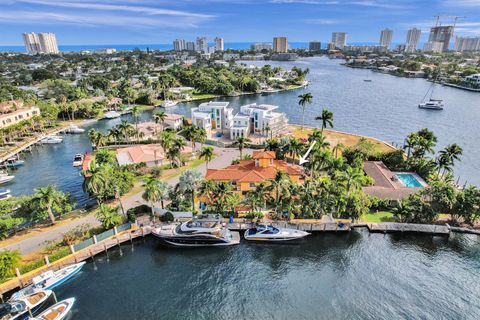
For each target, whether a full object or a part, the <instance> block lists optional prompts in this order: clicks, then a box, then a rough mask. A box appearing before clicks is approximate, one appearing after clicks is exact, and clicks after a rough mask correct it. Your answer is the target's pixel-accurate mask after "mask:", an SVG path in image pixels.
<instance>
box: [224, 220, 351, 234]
mask: <svg viewBox="0 0 480 320" xmlns="http://www.w3.org/2000/svg"><path fill="white" fill-rule="evenodd" d="M265 223H266V224H269V225H272V226H274V227H276V228H290V229H297V230H302V231H307V232H346V231H347V232H348V231H350V230H351V224H350V223H349V222H338V223H337V222H321V221H320V220H317V221H312V222H308V221H298V222H287V221H268V222H265ZM254 225H255V224H254V223H252V222H233V223H229V224H227V227H228V229H230V230H236V231H244V230H247V229H250V228H252V227H253V226H254Z"/></svg>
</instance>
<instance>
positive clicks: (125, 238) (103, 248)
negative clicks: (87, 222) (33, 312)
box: [0, 224, 152, 296]
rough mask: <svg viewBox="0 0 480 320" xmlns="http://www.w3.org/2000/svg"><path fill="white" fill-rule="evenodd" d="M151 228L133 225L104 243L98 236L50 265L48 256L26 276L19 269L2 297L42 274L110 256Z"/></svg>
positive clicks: (1, 289)
mask: <svg viewBox="0 0 480 320" xmlns="http://www.w3.org/2000/svg"><path fill="white" fill-rule="evenodd" d="M151 229H152V228H151V227H150V226H146V227H141V228H140V227H137V226H136V225H135V224H132V225H131V228H130V229H128V230H125V231H122V232H117V231H116V229H115V231H114V235H113V236H112V237H109V238H107V239H104V240H103V241H97V238H96V236H94V237H93V238H91V239H88V240H90V241H91V243H92V244H91V245H88V246H86V247H85V248H83V249H81V250H75V249H74V246H70V251H71V254H69V255H68V256H66V257H63V258H61V259H59V260H57V261H55V262H52V263H50V262H49V261H48V256H45V265H44V266H42V267H40V268H38V269H35V270H33V271H30V272H27V273H25V274H20V271H19V270H18V268H17V269H16V277H14V278H12V279H10V280H8V281H6V282H4V283H2V284H0V296H1V295H3V294H4V293H6V292H10V291H12V290H15V289H17V288H23V287H25V286H27V285H29V284H30V283H31V281H32V279H33V278H34V277H36V276H38V275H40V274H41V273H43V272H45V271H47V270H59V269H61V268H63V267H66V266H68V265H71V264H73V263H78V262H80V261H84V260H88V259H93V258H94V256H95V255H97V254H101V253H105V254H107V256H108V249H110V248H113V247H115V246H120V244H122V243H124V242H132V243H133V240H134V239H135V238H143V237H145V236H146V235H148V234H150V232H151Z"/></svg>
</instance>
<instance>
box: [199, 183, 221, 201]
mask: <svg viewBox="0 0 480 320" xmlns="http://www.w3.org/2000/svg"><path fill="white" fill-rule="evenodd" d="M216 190H217V182H215V181H214V180H203V181H202V183H201V185H200V188H199V190H198V192H199V194H200V195H201V196H203V197H205V198H206V199H207V202H208V204H213V203H214V202H215V192H216Z"/></svg>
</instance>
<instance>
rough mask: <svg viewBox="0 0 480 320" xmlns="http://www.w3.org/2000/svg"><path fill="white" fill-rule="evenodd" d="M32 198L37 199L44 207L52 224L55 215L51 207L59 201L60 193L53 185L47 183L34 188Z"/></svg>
mask: <svg viewBox="0 0 480 320" xmlns="http://www.w3.org/2000/svg"><path fill="white" fill-rule="evenodd" d="M34 198H35V199H37V200H38V201H39V203H40V204H41V205H42V206H45V207H46V209H47V213H48V217H49V218H50V221H51V222H52V224H54V223H55V215H54V214H53V207H54V206H56V205H57V204H59V202H60V201H61V193H60V192H58V191H57V189H56V188H55V186H53V185H49V186H46V187H41V188H37V189H35V190H34Z"/></svg>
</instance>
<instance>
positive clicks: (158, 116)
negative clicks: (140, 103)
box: [153, 111, 167, 134]
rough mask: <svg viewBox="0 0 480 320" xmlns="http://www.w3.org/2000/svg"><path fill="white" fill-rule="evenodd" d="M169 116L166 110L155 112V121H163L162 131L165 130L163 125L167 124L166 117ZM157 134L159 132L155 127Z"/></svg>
mask: <svg viewBox="0 0 480 320" xmlns="http://www.w3.org/2000/svg"><path fill="white" fill-rule="evenodd" d="M166 118H167V114H166V113H165V112H164V111H158V112H155V113H154V114H153V120H154V121H155V123H156V124H158V123H161V124H162V131H163V126H164V124H165V119H166ZM155 134H157V130H156V128H155Z"/></svg>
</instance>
